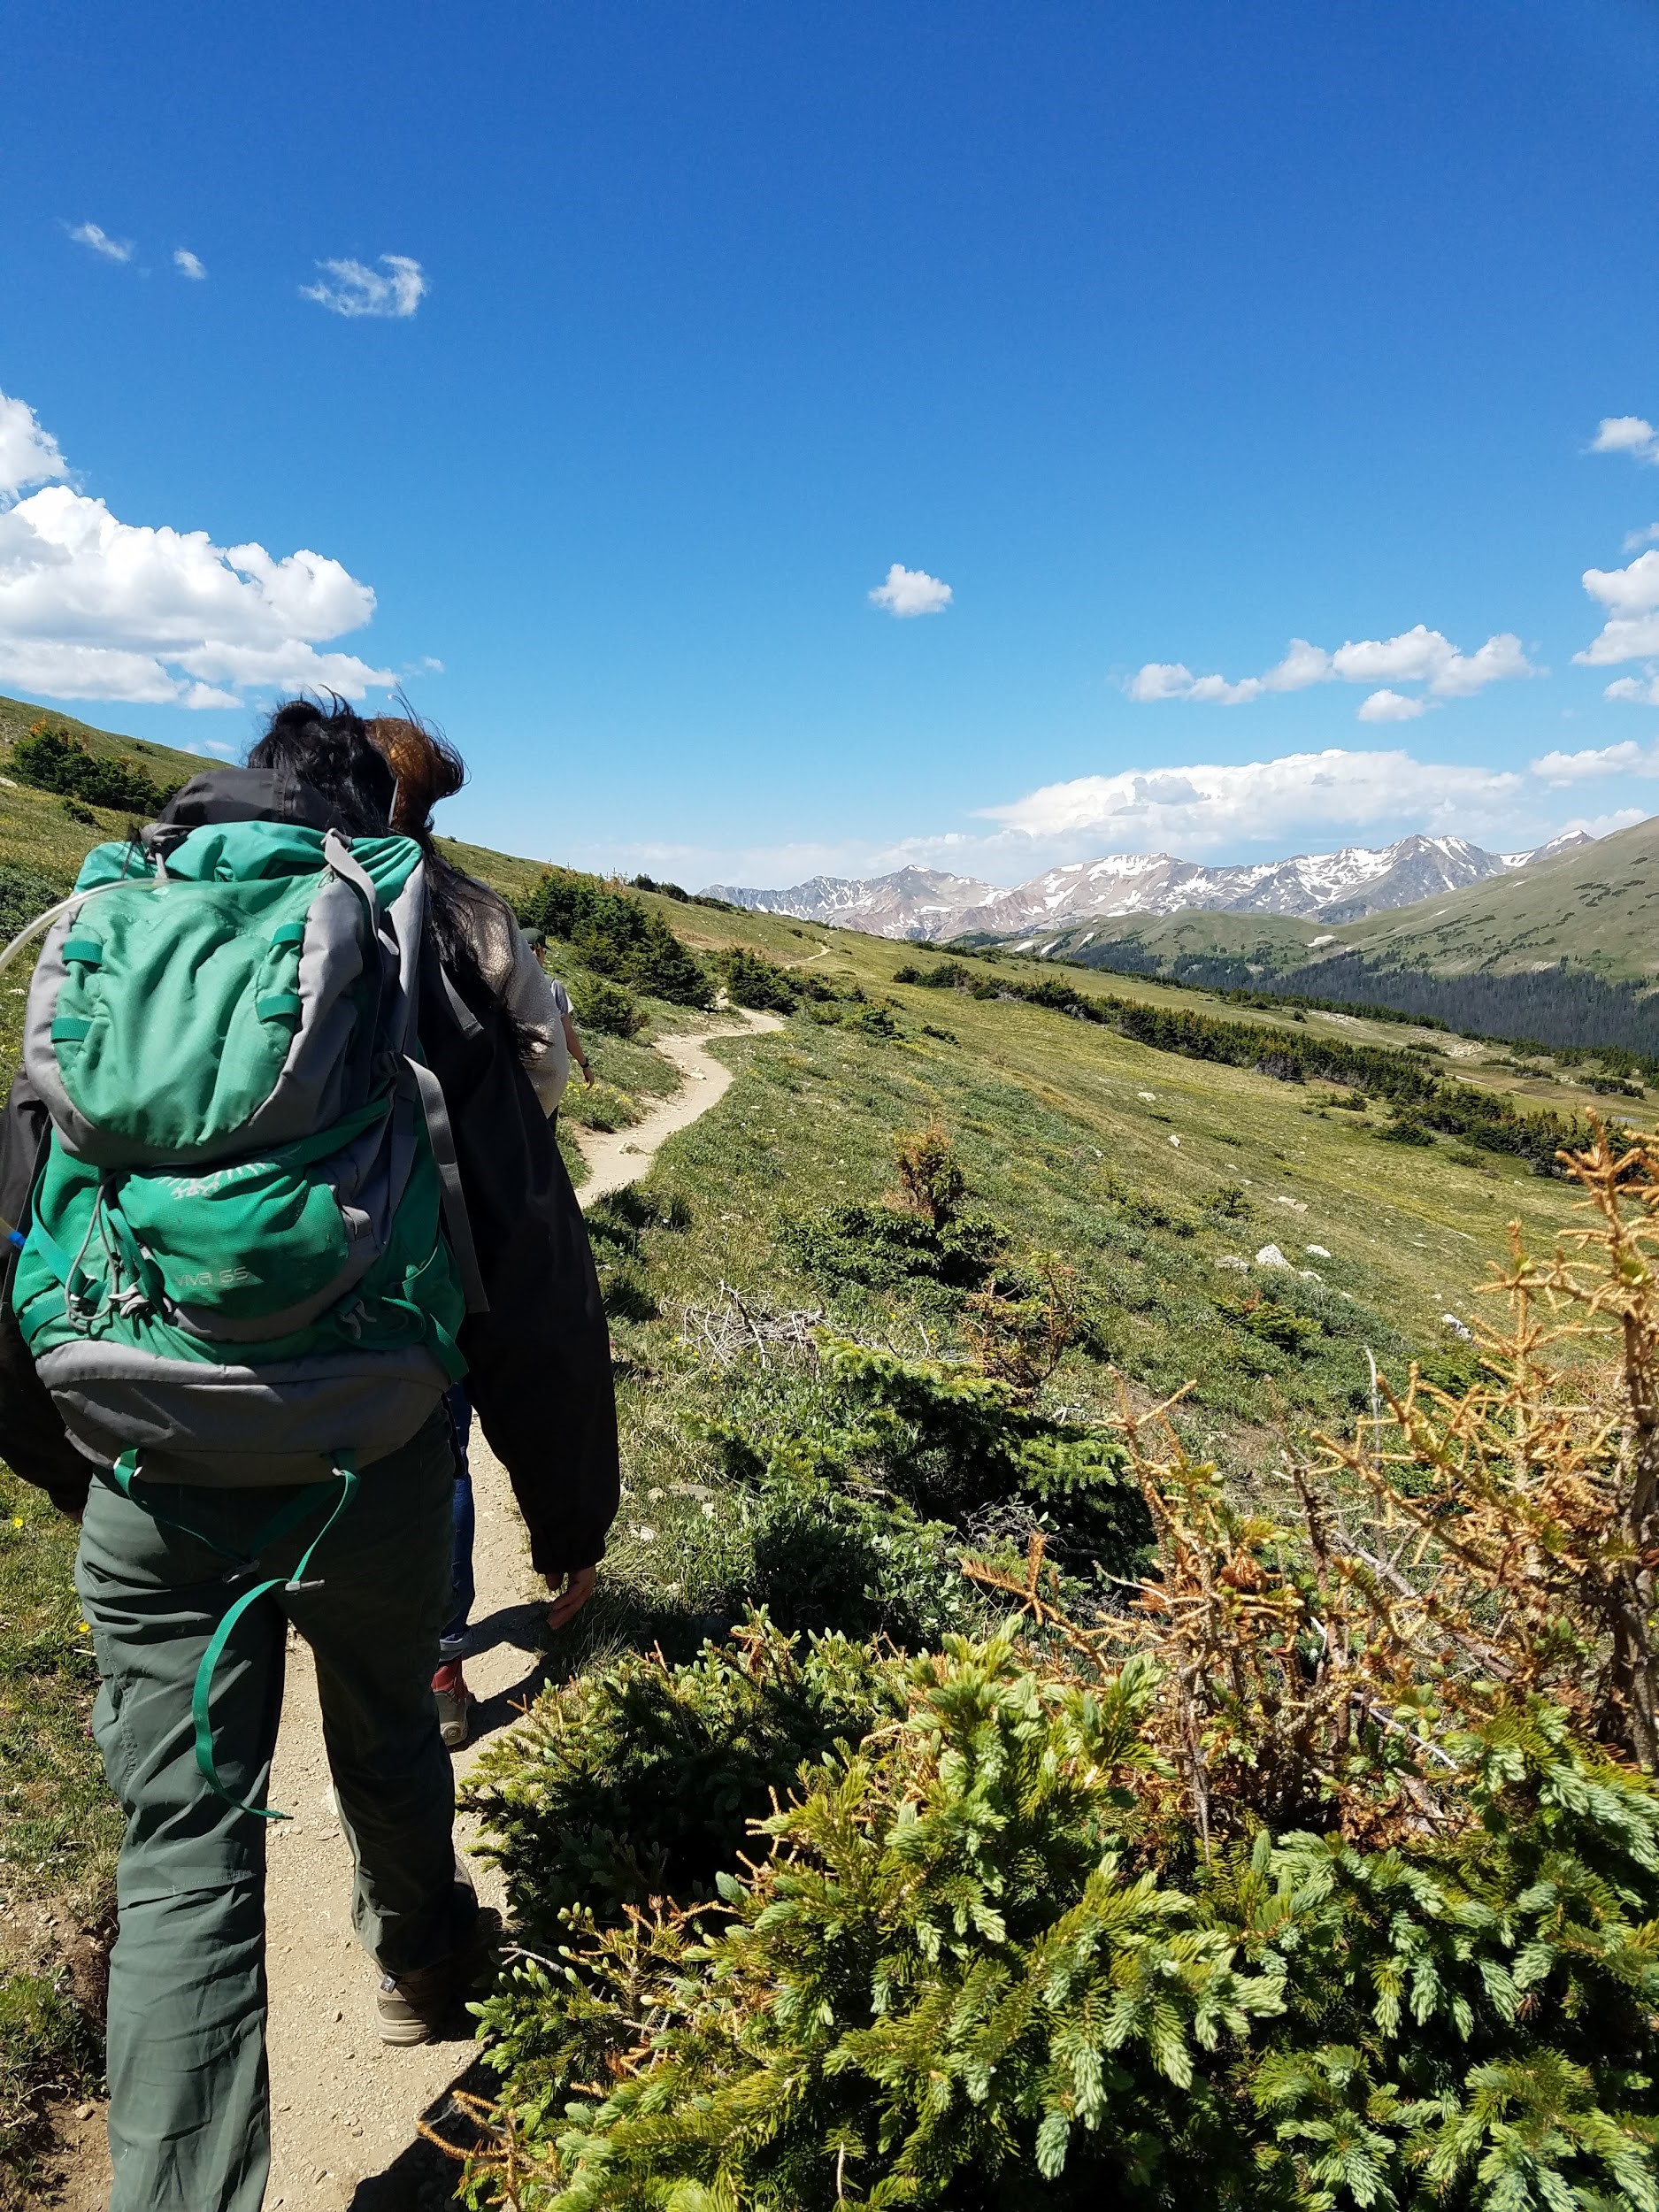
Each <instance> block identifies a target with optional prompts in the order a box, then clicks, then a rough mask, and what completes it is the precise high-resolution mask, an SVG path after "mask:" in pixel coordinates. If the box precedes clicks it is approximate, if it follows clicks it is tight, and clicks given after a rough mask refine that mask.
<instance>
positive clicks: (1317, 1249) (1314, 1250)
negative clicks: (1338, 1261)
mask: <svg viewBox="0 0 1659 2212" xmlns="http://www.w3.org/2000/svg"><path fill="white" fill-rule="evenodd" d="M1302 1250H1303V1251H1304V1252H1305V1253H1306V1254H1307V1255H1308V1257H1309V1258H1310V1260H1328V1259H1329V1258H1330V1256H1331V1255H1330V1254H1329V1253H1328V1252H1327V1251H1326V1250H1325V1247H1324V1245H1322V1244H1304V1245H1303V1246H1302Z"/></svg>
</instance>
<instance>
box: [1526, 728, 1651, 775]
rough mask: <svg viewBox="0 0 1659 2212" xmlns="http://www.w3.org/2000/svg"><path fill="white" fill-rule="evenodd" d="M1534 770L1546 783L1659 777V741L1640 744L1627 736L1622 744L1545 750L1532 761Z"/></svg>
mask: <svg viewBox="0 0 1659 2212" xmlns="http://www.w3.org/2000/svg"><path fill="white" fill-rule="evenodd" d="M1532 773H1533V774H1534V775H1535V776H1541V777H1542V778H1543V780H1544V781H1545V782H1546V783H1553V784H1573V783H1594V782H1596V781H1599V780H1600V779H1601V778H1602V777H1603V776H1659V743H1655V744H1653V745H1647V746H1642V745H1638V744H1637V742H1636V741H1635V740H1634V739H1633V738H1628V737H1627V738H1626V739H1625V740H1624V742H1623V743H1622V744H1619V745H1600V746H1596V747H1594V749H1591V750H1589V751H1586V752H1582V753H1545V754H1544V755H1542V757H1540V758H1539V759H1537V760H1535V761H1534V762H1533V763H1532Z"/></svg>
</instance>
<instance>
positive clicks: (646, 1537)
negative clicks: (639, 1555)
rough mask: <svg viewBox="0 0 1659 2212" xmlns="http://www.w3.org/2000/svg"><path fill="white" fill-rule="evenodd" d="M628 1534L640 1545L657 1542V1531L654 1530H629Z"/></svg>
mask: <svg viewBox="0 0 1659 2212" xmlns="http://www.w3.org/2000/svg"><path fill="white" fill-rule="evenodd" d="M628 1534H629V1535H630V1536H632V1537H634V1538H635V1539H636V1540H638V1541H639V1542H640V1543H641V1544H654V1543H655V1542H656V1541H657V1531H656V1530H655V1529H654V1528H637V1527H636V1528H631V1529H630V1530H629V1531H628Z"/></svg>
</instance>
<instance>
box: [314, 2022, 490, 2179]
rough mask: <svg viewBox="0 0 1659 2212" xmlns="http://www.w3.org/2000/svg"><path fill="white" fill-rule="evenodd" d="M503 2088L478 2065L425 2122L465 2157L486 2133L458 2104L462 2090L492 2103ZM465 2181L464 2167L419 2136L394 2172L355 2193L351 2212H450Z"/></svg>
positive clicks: (442, 2096)
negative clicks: (456, 2098) (448, 2208)
mask: <svg viewBox="0 0 1659 2212" xmlns="http://www.w3.org/2000/svg"><path fill="white" fill-rule="evenodd" d="M499 2086H500V2085H499V2083H498V2082H497V2081H496V2079H495V2075H494V2074H492V2073H491V2072H490V2070H489V2069H488V2067H487V2066H486V2065H485V2064H484V2063H483V2062H482V2061H481V2060H480V2059H474V2060H473V2061H472V2062H471V2063H470V2064H469V2065H467V2066H466V2067H465V2069H464V2070H462V2071H461V2072H460V2073H458V2074H457V2076H456V2078H455V2079H454V2080H453V2081H452V2082H451V2083H450V2084H449V2087H448V2088H447V2089H445V2090H442V2091H441V2092H440V2093H439V2094H438V2095H437V2096H435V2097H434V2099H433V2101H432V2102H431V2103H430V2104H429V2105H428V2106H427V2107H426V2110H425V2111H424V2112H423V2113H422V2114H421V2116H420V2117H421V2121H422V2123H423V2124H425V2125H426V2126H427V2127H429V2128H431V2129H433V2130H434V2132H435V2133H436V2134H437V2135H439V2136H440V2137H441V2138H442V2140H443V2141H444V2142H446V2143H449V2144H451V2145H453V2147H454V2148H455V2150H456V2151H457V2152H459V2151H465V2150H466V2149H468V2148H470V2147H472V2145H474V2144H476V2143H477V2142H479V2141H480V2132H481V2131H480V2129H479V2127H478V2125H477V2123H476V2122H475V2121H474V2120H472V2118H471V2117H470V2116H468V2114H467V2113H466V2111H465V2109H464V2108H462V2107H461V2106H458V2105H457V2104H456V2103H455V2102H454V2101H453V2099H454V2096H455V2093H456V2092H457V2090H459V2091H460V2092H461V2093H463V2094H464V2095H470V2096H472V2097H475V2098H480V2099H483V2100H485V2101H488V2099H490V2098H491V2097H493V2096H494V2095H495V2093H496V2092H497V2090H498V2089H499ZM460 2177H461V2168H460V2163H459V2161H458V2160H457V2158H455V2157H446V2156H445V2154H444V2153H443V2152H442V2150H440V2148H439V2147H438V2146H437V2144H436V2143H434V2142H433V2141H431V2140H430V2139H428V2138H426V2137H425V2136H419V2135H418V2136H417V2137H416V2138H415V2139H414V2141H413V2142H412V2143H410V2144H408V2145H407V2146H406V2147H404V2148H403V2150H401V2151H399V2153H398V2154H397V2156H396V2158H395V2159H394V2160H393V2161H392V2162H391V2164H390V2165H389V2166H383V2167H382V2168H381V2169H380V2172H379V2173H378V2174H366V2175H365V2177H364V2178H363V2179H362V2180H361V2181H360V2182H358V2184H357V2187H356V2188H355V2189H354V2190H353V2191H352V2193H351V2198H350V2201H349V2204H348V2206H347V2208H346V2212H443V2208H444V2207H445V2206H452V2205H453V2204H454V2202H455V2192H456V2185H457V2182H458V2181H459V2179H460Z"/></svg>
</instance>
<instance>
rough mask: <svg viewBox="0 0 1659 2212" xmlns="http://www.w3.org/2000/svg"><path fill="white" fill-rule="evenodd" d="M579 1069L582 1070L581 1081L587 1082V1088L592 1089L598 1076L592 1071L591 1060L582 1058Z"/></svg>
mask: <svg viewBox="0 0 1659 2212" xmlns="http://www.w3.org/2000/svg"><path fill="white" fill-rule="evenodd" d="M581 1071H582V1081H583V1082H584V1083H586V1084H587V1086H588V1089H589V1090H592V1088H593V1087H594V1085H595V1083H596V1082H597V1081H598V1077H597V1076H596V1075H595V1073H594V1071H593V1064H592V1062H591V1061H588V1060H584V1061H582V1063H581Z"/></svg>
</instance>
